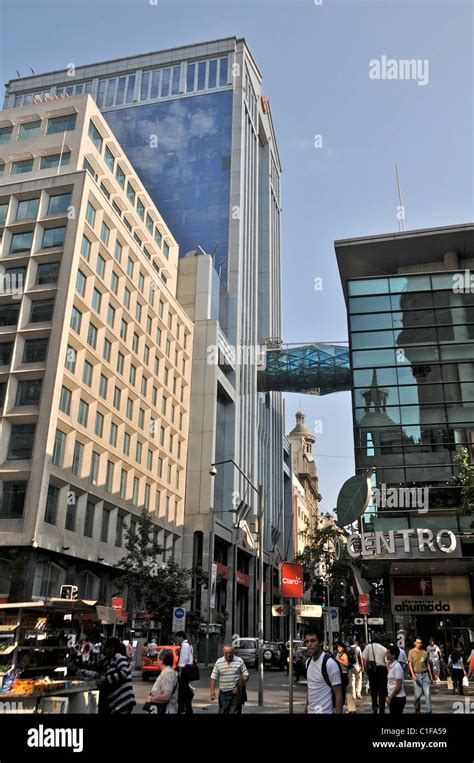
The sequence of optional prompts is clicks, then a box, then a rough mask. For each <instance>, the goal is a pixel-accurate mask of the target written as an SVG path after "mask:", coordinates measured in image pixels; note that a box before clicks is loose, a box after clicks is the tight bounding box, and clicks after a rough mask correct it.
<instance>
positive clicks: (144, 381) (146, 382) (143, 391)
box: [142, 376, 148, 397]
mask: <svg viewBox="0 0 474 763" xmlns="http://www.w3.org/2000/svg"><path fill="white" fill-rule="evenodd" d="M147 384H148V379H146V378H145V377H144V376H143V377H142V395H143V397H146V388H147Z"/></svg>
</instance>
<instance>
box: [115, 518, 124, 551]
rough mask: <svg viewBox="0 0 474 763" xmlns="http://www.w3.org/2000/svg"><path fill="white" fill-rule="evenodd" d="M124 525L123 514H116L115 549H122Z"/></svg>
mask: <svg viewBox="0 0 474 763" xmlns="http://www.w3.org/2000/svg"><path fill="white" fill-rule="evenodd" d="M124 525H125V517H124V515H123V514H119V513H118V514H117V524H116V527H115V545H116V546H117V548H122V545H123V528H124Z"/></svg>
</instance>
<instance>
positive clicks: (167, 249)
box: [163, 241, 170, 259]
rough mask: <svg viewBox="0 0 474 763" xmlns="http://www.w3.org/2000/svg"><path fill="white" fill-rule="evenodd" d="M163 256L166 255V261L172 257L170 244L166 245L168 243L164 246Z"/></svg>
mask: <svg viewBox="0 0 474 763" xmlns="http://www.w3.org/2000/svg"><path fill="white" fill-rule="evenodd" d="M163 254H164V255H165V257H166V259H168V258H169V256H170V248H169V246H168V244H167V243H166V241H165V242H164V244H163Z"/></svg>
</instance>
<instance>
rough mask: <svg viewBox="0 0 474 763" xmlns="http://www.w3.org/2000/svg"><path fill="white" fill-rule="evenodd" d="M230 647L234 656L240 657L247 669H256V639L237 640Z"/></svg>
mask: <svg viewBox="0 0 474 763" xmlns="http://www.w3.org/2000/svg"><path fill="white" fill-rule="evenodd" d="M232 645H233V647H234V654H235V655H236V656H237V657H241V658H242V659H243V661H244V662H245V664H246V665H247V667H251V668H255V669H257V668H258V638H250V637H248V638H238V639H235V640H234V641H233V644H232Z"/></svg>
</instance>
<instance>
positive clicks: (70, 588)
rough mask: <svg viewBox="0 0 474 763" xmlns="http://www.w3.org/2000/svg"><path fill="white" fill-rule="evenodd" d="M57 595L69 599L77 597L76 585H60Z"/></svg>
mask: <svg viewBox="0 0 474 763" xmlns="http://www.w3.org/2000/svg"><path fill="white" fill-rule="evenodd" d="M59 597H60V598H61V599H70V600H71V601H72V600H74V599H77V597H78V587H77V585H62V586H61V590H60V592H59Z"/></svg>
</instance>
